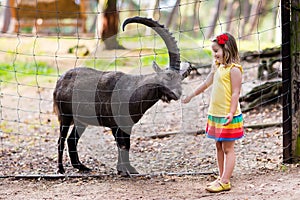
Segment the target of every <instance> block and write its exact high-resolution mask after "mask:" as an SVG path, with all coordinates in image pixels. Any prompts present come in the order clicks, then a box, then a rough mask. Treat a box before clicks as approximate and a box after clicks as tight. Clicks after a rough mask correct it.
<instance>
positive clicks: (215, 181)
mask: <svg viewBox="0 0 300 200" xmlns="http://www.w3.org/2000/svg"><path fill="white" fill-rule="evenodd" d="M220 179H221V178H220V176H218V177H217V179H216V180H214V181H213V182H210V183H208V184H207V185H206V186H207V187H209V186H211V185H215V184H216V183H217V182H218V181H219V180H220Z"/></svg>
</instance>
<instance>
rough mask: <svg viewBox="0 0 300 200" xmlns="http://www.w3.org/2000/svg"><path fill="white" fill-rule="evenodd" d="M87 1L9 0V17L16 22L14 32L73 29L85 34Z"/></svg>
mask: <svg viewBox="0 0 300 200" xmlns="http://www.w3.org/2000/svg"><path fill="white" fill-rule="evenodd" d="M88 3H89V1H88V0H34V1H33V0H10V1H9V7H10V8H11V16H12V18H14V19H15V20H16V22H15V26H14V31H15V32H20V30H21V28H24V27H33V28H35V29H36V32H39V31H41V30H42V28H43V27H44V28H45V27H57V28H61V27H65V26H69V27H75V28H77V29H78V32H80V30H79V29H81V32H83V33H86V31H87V30H86V19H87V16H86V7H87V4H88Z"/></svg>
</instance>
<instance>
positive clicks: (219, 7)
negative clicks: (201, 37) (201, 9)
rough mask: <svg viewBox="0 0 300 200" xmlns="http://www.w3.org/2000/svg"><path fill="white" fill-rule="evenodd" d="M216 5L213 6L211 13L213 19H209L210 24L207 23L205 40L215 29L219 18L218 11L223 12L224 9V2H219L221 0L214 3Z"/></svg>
mask: <svg viewBox="0 0 300 200" xmlns="http://www.w3.org/2000/svg"><path fill="white" fill-rule="evenodd" d="M215 2H216V4H215V6H214V9H213V11H212V12H211V13H213V17H212V18H211V19H212V20H211V22H210V23H209V28H208V29H207V31H206V33H205V37H206V38H211V37H212V35H213V34H214V31H215V28H216V24H217V21H218V18H219V13H220V10H223V8H224V5H225V4H224V3H225V1H221V0H217V1H215Z"/></svg>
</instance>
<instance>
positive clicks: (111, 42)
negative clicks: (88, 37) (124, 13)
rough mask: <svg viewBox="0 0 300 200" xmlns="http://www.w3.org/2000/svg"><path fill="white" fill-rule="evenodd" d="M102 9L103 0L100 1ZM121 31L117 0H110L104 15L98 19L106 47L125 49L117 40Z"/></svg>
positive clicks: (99, 31)
mask: <svg viewBox="0 0 300 200" xmlns="http://www.w3.org/2000/svg"><path fill="white" fill-rule="evenodd" d="M99 5H100V6H99V7H100V9H101V10H102V8H101V7H102V6H103V5H104V2H103V0H100V1H99ZM100 13H101V11H100ZM118 32H119V13H118V10H117V0H108V1H107V2H106V7H105V9H104V12H103V15H100V16H99V19H98V34H97V35H101V39H102V40H103V42H104V45H105V48H106V49H124V47H123V46H121V45H119V43H118V41H117V34H118Z"/></svg>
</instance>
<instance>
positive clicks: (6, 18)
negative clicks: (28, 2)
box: [2, 0, 11, 33]
mask: <svg viewBox="0 0 300 200" xmlns="http://www.w3.org/2000/svg"><path fill="white" fill-rule="evenodd" d="M9 1H10V0H6V5H5V11H4V18H3V27H2V33H6V32H7V31H8V28H9V24H10V19H11V13H10V7H9Z"/></svg>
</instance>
